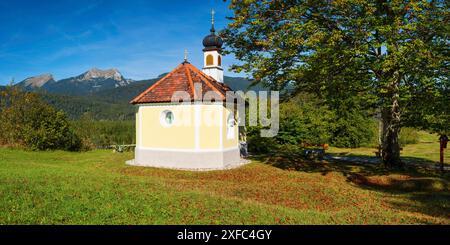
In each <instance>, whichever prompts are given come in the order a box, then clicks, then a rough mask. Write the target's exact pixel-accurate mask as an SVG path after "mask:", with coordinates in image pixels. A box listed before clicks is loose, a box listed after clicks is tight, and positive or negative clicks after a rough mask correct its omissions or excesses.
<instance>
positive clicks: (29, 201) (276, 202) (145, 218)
mask: <svg viewBox="0 0 450 245" xmlns="http://www.w3.org/2000/svg"><path fill="white" fill-rule="evenodd" d="M426 146H427V145H426V144H424V143H423V142H421V143H419V144H417V145H416V146H414V145H413V147H406V148H405V149H404V150H403V154H404V155H405V156H411V159H415V158H417V159H421V158H423V159H425V160H427V159H426V158H427V157H430V159H428V160H427V161H434V160H435V151H436V150H435V149H434V148H431V147H429V149H427V150H428V151H431V152H432V153H431V155H428V154H425V153H421V154H419V153H416V151H415V150H414V149H417V148H420V147H426ZM433 147H434V145H433ZM331 151H332V152H335V153H336V152H341V153H345V152H349V151H351V150H348V149H337V148H333V149H331ZM353 151H355V150H353ZM420 151H421V152H423V151H422V150H420ZM361 152H366V153H365V154H368V155H372V154H373V149H370V150H367V149H366V150H365V151H364V150H361ZM361 152H359V153H360V154H362V153H361ZM132 158H133V153H132V152H126V153H123V154H120V153H112V152H111V151H110V150H95V151H88V152H78V153H74V152H64V151H45V152H34V151H22V150H13V149H6V148H0V224H450V186H449V181H450V176H449V174H448V173H446V174H441V173H439V172H437V171H434V170H431V169H425V168H423V169H422V168H414V169H413V168H407V169H406V170H401V171H389V172H387V171H386V170H385V169H383V168H380V167H378V166H374V165H370V164H360V163H348V162H330V161H322V162H306V161H304V160H301V159H297V158H293V157H286V156H258V157H254V158H253V159H252V162H251V163H250V164H248V165H245V166H243V167H241V168H238V169H233V170H227V171H211V172H189V171H177V170H167V169H157V168H142V167H134V166H127V165H125V161H126V160H129V159H132ZM286 166H290V167H286Z"/></svg>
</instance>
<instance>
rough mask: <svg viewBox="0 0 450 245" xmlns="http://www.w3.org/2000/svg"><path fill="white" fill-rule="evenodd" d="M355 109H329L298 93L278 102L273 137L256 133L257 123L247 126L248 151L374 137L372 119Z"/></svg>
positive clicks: (355, 142) (352, 143) (354, 143)
mask: <svg viewBox="0 0 450 245" xmlns="http://www.w3.org/2000/svg"><path fill="white" fill-rule="evenodd" d="M366 114H367V113H362V112H360V111H358V110H352V109H349V110H345V111H344V110H339V111H337V110H333V109H331V108H329V107H328V106H326V105H324V103H323V102H322V101H321V100H320V99H318V98H315V97H314V96H312V95H311V94H305V93H301V94H298V95H297V96H295V97H294V98H292V99H291V100H289V101H287V102H284V103H281V104H280V128H279V132H278V135H277V136H276V137H273V138H262V137H260V130H261V127H260V126H257V127H248V129H247V139H248V146H249V151H251V152H270V151H283V150H284V149H287V148H295V147H303V146H308V145H321V144H332V145H334V146H338V147H359V146H361V145H369V144H373V142H374V141H375V140H376V136H377V134H376V127H377V125H376V122H375V120H374V119H372V118H371V117H369V116H367V115H366Z"/></svg>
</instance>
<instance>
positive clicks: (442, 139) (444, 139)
mask: <svg viewBox="0 0 450 245" xmlns="http://www.w3.org/2000/svg"><path fill="white" fill-rule="evenodd" d="M439 142H440V153H441V158H440V162H441V171H444V149H445V148H447V142H448V137H447V135H445V134H443V135H441V137H439Z"/></svg>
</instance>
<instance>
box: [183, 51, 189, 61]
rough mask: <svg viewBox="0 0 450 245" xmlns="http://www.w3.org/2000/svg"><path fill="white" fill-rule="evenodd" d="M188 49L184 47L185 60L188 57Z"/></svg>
mask: <svg viewBox="0 0 450 245" xmlns="http://www.w3.org/2000/svg"><path fill="white" fill-rule="evenodd" d="M188 54H189V53H188V51H187V49H184V62H187V59H188Z"/></svg>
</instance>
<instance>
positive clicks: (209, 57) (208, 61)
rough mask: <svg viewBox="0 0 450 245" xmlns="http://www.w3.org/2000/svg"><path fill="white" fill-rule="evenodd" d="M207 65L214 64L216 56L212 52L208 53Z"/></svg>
mask: <svg viewBox="0 0 450 245" xmlns="http://www.w3.org/2000/svg"><path fill="white" fill-rule="evenodd" d="M206 65H207V66H212V65H214V58H213V56H212V55H211V54H208V56H206Z"/></svg>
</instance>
